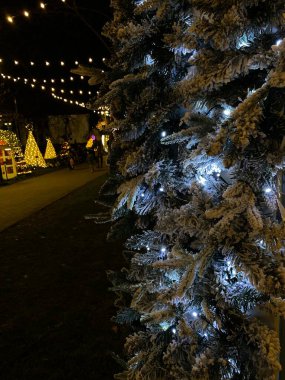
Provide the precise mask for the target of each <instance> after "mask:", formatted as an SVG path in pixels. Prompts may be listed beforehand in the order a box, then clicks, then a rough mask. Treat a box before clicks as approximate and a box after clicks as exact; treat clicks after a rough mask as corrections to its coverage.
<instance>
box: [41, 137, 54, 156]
mask: <svg viewBox="0 0 285 380" xmlns="http://www.w3.org/2000/svg"><path fill="white" fill-rule="evenodd" d="M56 157H57V155H56V151H55V149H54V146H53V144H52V142H51V139H49V138H47V146H46V151H45V155H44V158H45V160H52V159H54V158H56Z"/></svg>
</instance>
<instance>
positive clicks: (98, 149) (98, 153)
mask: <svg viewBox="0 0 285 380" xmlns="http://www.w3.org/2000/svg"><path fill="white" fill-rule="evenodd" d="M94 145H95V148H94V152H95V157H96V160H97V166H98V168H102V167H103V153H104V148H103V144H102V141H101V139H100V140H97V141H96V144H94Z"/></svg>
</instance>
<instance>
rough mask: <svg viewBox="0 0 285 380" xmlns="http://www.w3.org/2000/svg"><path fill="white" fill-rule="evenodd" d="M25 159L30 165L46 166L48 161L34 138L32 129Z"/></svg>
mask: <svg viewBox="0 0 285 380" xmlns="http://www.w3.org/2000/svg"><path fill="white" fill-rule="evenodd" d="M25 161H26V163H27V165H30V166H40V167H42V168H46V167H47V165H46V162H45V160H44V158H43V156H42V154H41V151H40V150H39V147H38V144H37V142H36V140H35V138H34V135H33V131H32V130H31V129H30V130H29V134H28V140H27V144H26V149H25Z"/></svg>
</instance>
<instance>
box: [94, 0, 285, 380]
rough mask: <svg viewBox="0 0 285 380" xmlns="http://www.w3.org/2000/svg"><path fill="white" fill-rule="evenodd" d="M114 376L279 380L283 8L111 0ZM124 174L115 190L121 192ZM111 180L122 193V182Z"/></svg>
mask: <svg viewBox="0 0 285 380" xmlns="http://www.w3.org/2000/svg"><path fill="white" fill-rule="evenodd" d="M112 5H113V8H114V18H113V21H112V22H110V23H109V24H107V25H106V27H105V34H106V35H107V36H108V37H109V38H110V39H111V40H112V42H113V46H114V49H115V53H114V56H113V57H111V59H110V62H109V65H110V73H108V74H106V78H105V82H104V84H103V86H102V91H103V90H106V89H107V88H110V90H109V91H106V93H105V95H104V96H103V97H102V98H101V99H100V102H101V104H103V105H104V104H110V106H111V113H112V116H113V118H114V121H113V122H112V123H111V124H109V128H111V129H112V130H113V133H114V137H115V140H114V142H113V145H112V147H113V152H112V158H113V160H115V161H116V173H115V175H114V176H113V177H112V178H111V179H110V180H109V182H108V183H106V184H105V186H104V188H103V189H102V195H105V200H107V199H109V200H111V199H112V197H116V198H117V199H116V203H115V205H114V207H113V211H112V219H113V221H114V225H113V228H112V231H111V232H110V237H113V238H114V237H115V238H116V237H120V238H122V237H123V238H126V239H127V241H126V252H125V256H126V257H127V258H128V259H129V267H128V268H127V269H124V270H122V272H121V273H119V274H118V273H113V272H110V274H109V276H110V279H111V280H112V282H113V284H114V290H115V291H116V292H117V293H118V295H119V298H118V301H117V303H116V305H117V306H118V307H119V311H118V314H117V316H116V320H117V322H118V323H126V324H129V325H131V326H132V327H133V329H134V330H135V332H134V333H133V334H132V335H130V336H129V337H128V338H127V341H126V345H125V349H126V353H127V356H128V358H127V359H128V360H127V362H126V366H125V370H124V372H123V373H121V374H119V375H117V377H116V378H117V379H126V380H128V379H141V380H146V379H151V380H158V379H159V380H162V379H167V380H181V379H183V380H184V379H185V380H186V379H189V380H222V379H223V380H238V379H239V380H261V379H262V380H274V379H276V375H277V374H278V371H280V364H279V358H278V356H279V353H280V343H279V340H278V333H277V331H275V326H274V319H275V318H276V317H277V316H281V317H285V303H284V298H285V268H284V261H285V258H284V248H283V247H284V238H285V235H284V232H285V230H284V225H283V221H282V215H283V216H284V208H283V205H282V197H281V195H282V194H281V191H280V189H279V188H278V181H277V178H278V177H279V178H282V175H283V174H282V169H283V166H284V153H285V152H284V150H285V143H284V137H283V136H284V93H285V91H284V87H285V75H284V71H285V70H284V67H285V41H283V40H282V38H283V37H284V35H285V31H284V3H283V2H281V1H277V0H273V1H270V2H264V1H258V0H257V1H239V2H232V1H225V0H220V1H205V0H194V1H192V2H184V1H181V0H176V1H175V0H174V1H171V2H169V1H166V0H165V1H164V0H145V1H136V2H134V1H131V0H116V1H113V2H112ZM115 184H116V187H115V186H114V185H115ZM114 188H116V192H115V191H113V189H114Z"/></svg>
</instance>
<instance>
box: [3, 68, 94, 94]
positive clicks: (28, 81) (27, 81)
mask: <svg viewBox="0 0 285 380" xmlns="http://www.w3.org/2000/svg"><path fill="white" fill-rule="evenodd" d="M0 75H1V77H2V78H3V79H6V80H12V81H13V82H23V83H24V84H31V87H35V86H36V85H38V86H40V87H41V88H42V89H45V88H46V87H49V86H52V85H53V83H55V79H51V80H49V81H48V80H46V79H36V78H23V77H14V76H11V75H7V74H4V73H1V72H0ZM61 82H62V83H64V82H65V80H61ZM50 89H51V91H52V92H61V93H62V94H64V93H70V94H71V95H74V94H79V95H88V96H92V91H90V90H83V89H71V90H67V89H64V88H55V87H51V88H50Z"/></svg>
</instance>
